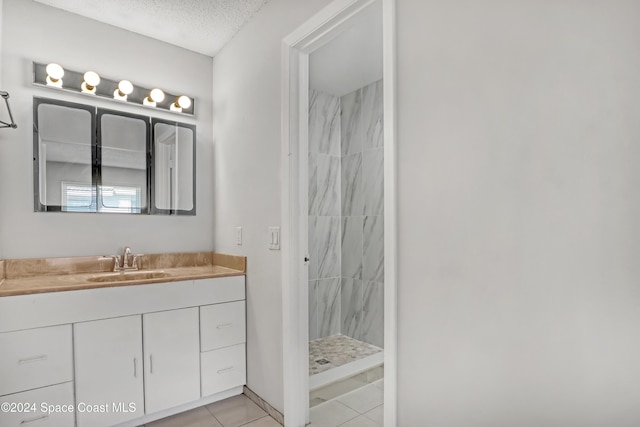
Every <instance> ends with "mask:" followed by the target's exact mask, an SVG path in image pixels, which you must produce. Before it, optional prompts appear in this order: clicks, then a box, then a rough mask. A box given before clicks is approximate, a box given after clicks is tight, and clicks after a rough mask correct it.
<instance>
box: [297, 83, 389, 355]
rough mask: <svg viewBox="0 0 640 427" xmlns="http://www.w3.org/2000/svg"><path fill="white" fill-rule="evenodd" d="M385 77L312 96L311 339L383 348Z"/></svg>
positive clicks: (310, 169) (313, 92)
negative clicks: (342, 338) (338, 337)
mask: <svg viewBox="0 0 640 427" xmlns="http://www.w3.org/2000/svg"><path fill="white" fill-rule="evenodd" d="M383 164H384V157H383V132H382V80H380V81H378V82H376V83H372V84H371V85H368V86H365V87H364V88H361V89H358V90H356V91H355V92H352V93H350V94H347V95H345V96H343V97H341V98H337V97H334V96H331V95H328V94H325V93H322V92H318V91H315V90H311V91H310V94H309V251H310V258H311V261H310V263H309V339H310V340H314V339H317V338H323V337H326V336H330V335H335V334H337V333H342V334H344V335H348V336H350V337H352V338H355V339H358V340H361V341H365V342H367V343H370V344H373V345H376V346H379V347H382V345H383V317H382V316H383V307H384V291H383V287H384V286H383V282H384V258H383V256H384V246H383V243H384V239H383V231H384V228H383V225H384V221H383V218H384V217H383Z"/></svg>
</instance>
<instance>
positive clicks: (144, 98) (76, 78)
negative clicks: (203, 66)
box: [33, 61, 195, 116]
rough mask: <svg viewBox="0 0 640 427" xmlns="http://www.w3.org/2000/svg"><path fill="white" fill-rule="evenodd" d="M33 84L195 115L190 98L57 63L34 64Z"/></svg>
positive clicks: (192, 101)
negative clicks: (72, 68) (178, 104)
mask: <svg viewBox="0 0 640 427" xmlns="http://www.w3.org/2000/svg"><path fill="white" fill-rule="evenodd" d="M52 74H53V75H52ZM62 75H64V79H63V78H62ZM33 84H34V85H36V86H41V87H46V88H47V89H51V90H62V91H64V92H70V93H76V94H79V95H83V96H92V97H98V98H101V99H108V100H110V101H113V102H118V103H121V104H127V105H134V106H138V107H143V108H146V109H155V110H160V111H167V112H171V113H174V114H180V115H188V116H193V115H194V114H195V99H194V98H193V97H191V96H188V95H185V94H180V93H178V94H175V93H169V92H167V91H165V90H164V89H162V88H158V87H151V88H147V87H144V86H141V85H138V84H136V83H135V82H130V81H129V80H127V79H111V78H108V77H105V76H103V75H101V74H99V73H98V72H96V71H93V70H83V71H75V70H71V69H68V68H66V67H63V66H61V65H59V64H56V63H48V64H43V63H39V62H35V61H34V62H33ZM178 99H182V102H180V108H176V102H177V100H178Z"/></svg>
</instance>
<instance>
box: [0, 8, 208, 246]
mask: <svg viewBox="0 0 640 427" xmlns="http://www.w3.org/2000/svg"><path fill="white" fill-rule="evenodd" d="M2 40H4V44H3V46H2V47H3V49H2V57H1V59H2V67H1V68H2V70H1V71H2V77H3V80H2V89H3V90H6V91H9V92H10V94H11V107H12V109H13V112H14V118H15V120H16V122H17V124H18V129H17V130H3V131H0V132H2V134H0V236H2V240H1V241H0V253H1V254H2V255H3V257H5V258H27V257H47V256H77V255H102V254H111V253H116V252H118V251H120V250H121V248H122V247H123V246H125V245H129V246H131V247H132V248H133V250H134V251H136V252H142V253H159V252H174V251H198V250H211V249H212V248H213V219H212V218H213V197H212V195H211V193H212V191H213V188H212V181H213V173H212V169H211V164H212V162H213V160H212V151H213V150H212V137H211V135H212V127H211V117H212V115H213V113H212V90H211V67H212V59H211V58H210V57H206V56H204V55H200V54H196V53H193V52H190V51H187V50H185V49H181V48H178V47H175V46H173V45H169V44H166V43H163V42H159V41H157V40H153V39H150V38H147V37H144V36H140V35H138V34H135V33H131V32H129V31H125V30H122V29H119V28H116V27H113V26H110V25H106V24H102V23H99V22H96V21H93V20H90V19H87V18H84V17H81V16H78V15H74V14H71V13H69V12H65V11H61V10H58V9H54V8H51V7H48V6H44V5H42V4H39V3H35V2H31V1H23V0H5V1H4V8H3V16H2ZM32 61H38V62H44V63H48V62H52V61H55V62H58V63H60V64H62V65H63V66H67V67H68V68H70V69H74V70H78V71H81V70H85V69H93V70H95V71H98V72H100V73H101V74H103V75H104V76H106V77H111V78H114V79H117V78H127V79H129V80H131V81H132V82H134V84H135V83H139V84H141V85H144V86H147V87H153V86H159V87H162V88H165V89H166V90H167V91H168V92H171V93H185V94H187V95H190V96H195V98H196V111H197V114H196V117H195V118H189V117H187V116H185V117H180V118H178V119H177V120H179V121H184V122H187V123H194V124H196V126H197V169H198V170H197V173H198V177H197V184H198V187H197V191H198V193H197V216H195V217H179V218H178V217H168V216H146V215H140V216H135V215H117V214H65V213H35V212H33V168H32V163H33V162H32V157H33V132H32V124H33V118H32V114H33V113H32V97H33V96H42V97H49V98H59V99H64V100H67V101H71V102H80V103H83V102H87V98H86V97H84V96H79V95H73V94H65V93H58V92H53V91H52V90H48V89H46V88H40V87H35V86H32V84H31V82H32V66H31V62H32ZM95 104H96V105H100V106H103V107H106V108H116V105H115V104H114V103H112V102H108V101H105V100H96V101H95ZM121 108H122V109H123V110H125V109H126V111H129V112H132V113H137V114H146V111H147V110H143V109H141V108H135V107H130V106H125V105H123V106H122V107H121ZM157 116H158V117H163V118H170V119H173V120H176V116H175V115H172V114H170V113H167V112H164V113H163V112H158V113H157Z"/></svg>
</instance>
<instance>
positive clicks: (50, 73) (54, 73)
mask: <svg viewBox="0 0 640 427" xmlns="http://www.w3.org/2000/svg"><path fill="white" fill-rule="evenodd" d="M62 76H64V68H62V67H61V66H60V65H58V64H56V63H53V62H52V63H51V64H49V65H47V86H54V87H62Z"/></svg>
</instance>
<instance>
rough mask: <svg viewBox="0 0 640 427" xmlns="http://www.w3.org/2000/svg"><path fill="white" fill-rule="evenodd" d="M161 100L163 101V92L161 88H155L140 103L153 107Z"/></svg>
mask: <svg viewBox="0 0 640 427" xmlns="http://www.w3.org/2000/svg"><path fill="white" fill-rule="evenodd" d="M162 101H164V92H163V91H162V90H161V89H158V88H155V89H152V90H151V92H149V95H147V96H146V97H145V98H144V99H143V100H142V104H143V105H148V106H149V107H155V106H156V105H158V102H162Z"/></svg>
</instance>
